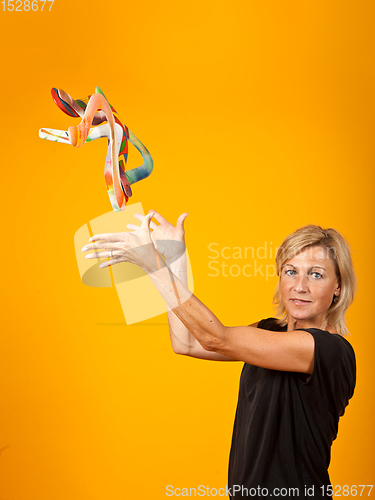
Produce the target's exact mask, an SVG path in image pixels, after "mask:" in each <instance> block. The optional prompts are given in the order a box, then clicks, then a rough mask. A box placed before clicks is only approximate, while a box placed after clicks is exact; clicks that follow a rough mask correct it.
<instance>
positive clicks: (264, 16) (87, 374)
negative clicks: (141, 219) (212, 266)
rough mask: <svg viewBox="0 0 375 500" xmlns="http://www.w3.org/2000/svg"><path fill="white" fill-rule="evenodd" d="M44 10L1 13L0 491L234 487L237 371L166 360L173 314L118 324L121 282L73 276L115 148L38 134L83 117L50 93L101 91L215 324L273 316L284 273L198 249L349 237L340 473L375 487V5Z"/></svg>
mask: <svg viewBox="0 0 375 500" xmlns="http://www.w3.org/2000/svg"><path fill="white" fill-rule="evenodd" d="M48 7H49V4H47V5H46V7H45V9H44V12H40V11H38V12H22V13H16V12H3V10H2V9H3V4H0V8H1V10H0V23H1V26H0V27H1V30H0V37H1V55H0V60H1V87H0V89H1V96H2V101H1V109H2V119H1V141H2V147H1V164H2V169H3V178H2V182H1V187H0V189H1V203H2V214H3V216H2V228H1V234H2V240H3V243H2V252H3V258H2V268H3V271H2V272H3V280H2V283H3V285H2V292H1V294H2V305H3V307H2V310H3V312H2V317H1V330H2V334H1V336H0V342H1V346H0V347H1V363H0V384H1V388H0V391H1V411H0V419H1V422H0V423H1V425H0V436H1V439H0V449H1V455H0V475H1V477H0V499H1V500H34V499H38V500H67V499H69V500H103V499H111V500H122V499H126V498H138V499H150V498H153V499H156V500H159V499H162V498H167V497H166V495H165V492H166V486H167V485H173V487H174V488H177V487H198V486H199V485H208V486H210V487H211V488H214V487H216V488H218V487H223V486H225V484H226V482H227V481H226V479H227V461H228V454H229V447H230V439H231V430H232V424H233V419H234V412H235V405H236V397H237V390H238V379H239V374H240V370H241V364H240V363H212V362H204V361H200V360H194V359H188V358H184V357H179V356H176V355H174V354H173V353H172V350H171V348H170V346H169V340H168V329H167V318H166V315H161V316H158V317H156V318H153V319H151V320H148V321H145V322H143V323H138V324H135V325H131V326H127V325H126V324H125V322H124V317H123V314H122V310H121V307H120V304H119V300H118V298H117V295H116V292H115V289H105V288H104V289H100V288H89V287H86V286H84V285H83V284H82V283H81V282H80V278H79V274H78V269H77V264H76V259H75V252H74V245H73V236H74V233H75V232H76V230H77V229H78V228H79V227H81V226H82V225H83V224H85V223H86V222H88V221H89V220H91V219H93V218H94V217H98V216H99V215H101V214H104V213H106V212H108V211H109V210H110V203H109V199H108V196H107V194H106V191H105V185H104V178H103V169H104V161H105V153H106V143H105V141H96V142H94V143H91V144H88V145H86V146H85V147H83V148H82V149H80V150H75V149H74V148H73V147H68V146H64V145H62V144H53V143H49V142H46V141H42V140H40V139H39V138H38V129H39V128H41V127H51V128H56V129H65V130H67V128H68V127H69V126H70V125H72V124H77V123H78V121H77V120H74V119H72V118H69V117H68V116H66V115H64V114H63V113H62V112H61V111H60V110H59V109H58V108H57V107H56V106H55V105H54V103H53V101H52V99H51V96H50V89H51V88H52V87H57V88H61V89H64V90H65V91H66V92H68V93H69V94H70V95H71V96H72V97H75V98H80V97H84V96H86V95H87V94H90V93H92V92H93V91H94V88H95V85H99V86H100V87H101V88H102V89H103V91H104V93H105V94H106V95H107V97H108V99H109V101H110V102H111V104H113V105H114V106H115V108H116V109H117V111H118V112H119V114H120V116H121V117H122V118H123V119H124V121H125V123H126V124H127V125H128V126H129V128H130V129H131V130H132V131H133V132H134V133H135V134H136V135H137V136H138V137H139V138H140V140H141V141H142V142H143V143H144V144H145V145H146V146H147V148H148V149H149V151H150V152H151V154H152V156H153V159H154V163H155V166H154V172H153V173H152V175H151V177H149V178H148V179H147V180H145V181H142V182H141V183H139V184H136V185H135V186H134V189H133V192H134V196H133V202H139V201H141V202H142V205H143V208H144V209H145V210H146V211H148V210H149V209H155V210H158V211H159V212H161V213H162V214H164V215H165V216H166V217H167V218H169V219H170V220H172V221H175V220H176V218H177V216H178V215H179V214H180V213H182V212H184V211H187V212H189V217H188V218H187V220H186V230H187V243H188V248H189V253H190V258H191V262H192V266H193V273H194V282H195V293H196V295H197V296H198V297H199V298H200V299H201V300H202V301H203V302H205V303H206V304H207V305H208V306H209V307H210V308H211V309H212V310H213V311H214V312H215V313H216V314H217V315H218V317H219V318H220V319H221V321H222V322H223V323H224V324H227V325H240V324H249V323H252V322H254V321H257V320H260V319H261V318H265V317H269V316H271V315H272V306H271V299H272V294H273V289H274V287H275V285H276V280H275V278H272V279H266V278H265V277H262V276H257V277H245V276H243V275H240V276H238V277H233V276H228V277H224V276H222V275H220V276H217V277H212V276H209V274H210V270H209V268H208V264H209V262H210V260H209V256H210V255H212V253H211V252H210V251H209V250H208V245H210V244H211V243H217V248H219V249H221V248H223V247H224V246H229V247H231V248H232V247H236V246H239V247H242V248H244V247H245V246H252V247H254V248H257V247H259V246H264V243H265V242H269V243H272V245H273V246H275V247H276V246H277V245H279V244H280V243H281V241H282V239H283V238H284V236H285V235H286V234H289V233H290V232H291V231H293V230H294V229H296V228H297V227H299V226H301V225H304V224H307V223H315V224H320V225H322V226H323V227H327V226H332V227H335V228H336V229H338V230H339V231H341V232H342V234H343V235H344V236H345V237H346V238H347V239H348V241H349V242H350V244H351V246H352V249H353V259H354V264H355V268H356V271H357V274H358V281H359V292H358V296H357V299H356V301H355V303H354V304H353V306H352V307H351V309H350V311H349V314H348V326H349V330H350V331H351V333H352V336H351V337H350V341H351V343H352V345H353V346H354V348H355V351H356V354H357V362H358V385H357V389H356V393H355V396H354V398H353V399H352V401H351V403H350V405H349V407H348V408H347V411H346V414H345V416H344V418H343V419H342V421H341V422H340V429H339V437H338V440H337V442H335V443H334V446H333V450H332V465H331V467H330V474H331V480H332V484H334V485H344V484H347V485H358V484H374V479H375V478H374V459H373V456H374V418H373V415H374V410H375V408H374V391H373V373H372V371H371V366H373V356H374V354H373V353H374V327H373V320H372V314H373V310H374V305H373V276H374V274H373V273H374V271H375V269H374V257H373V249H374V157H375V155H374V128H375V126H374V120H375V99H374V88H375V85H374V84H375V81H374V80H375V78H374V77H375V71H374V61H373V54H374V40H375V39H374V34H373V21H374V15H375V7H374V4H373V2H372V1H371V0H367V1H364V0H359V1H357V2H355V3H353V2H351V1H348V0H341V1H337V0H336V1H333V0H332V1H329V2H326V1H323V0H315V1H314V2H302V1H295V0H292V1H289V2H279V1H275V0H273V1H271V0H265V1H263V2H255V1H250V2H249V1H244V0H233V1H231V2H229V3H228V2H224V1H221V0H216V1H204V2H202V1H198V0H192V1H190V2H183V3H181V2H176V1H172V0H160V1H158V2H155V1H150V0H137V1H135V2H120V1H116V2H114V1H112V2H99V1H98V0H93V1H91V2H87V1H83V0H81V1H79V2H74V1H72V0H64V1H62V0H55V3H54V5H53V7H52V10H51V12H48V10H47V8H48ZM129 156H130V159H129V167H130V168H132V167H134V166H137V165H139V164H140V156H139V154H138V153H137V151H135V150H134V148H131V149H130V155H129ZM226 262H227V263H228V264H230V265H231V264H238V263H239V261H237V260H235V259H234V258H232V257H230V259H229V260H228V261H226ZM264 262H266V261H264ZM267 262H269V263H272V258H269V259H268V260H267ZM243 263H244V262H242V264H241V265H243ZM366 494H367V492H366ZM374 495H375V492H372V496H374Z"/></svg>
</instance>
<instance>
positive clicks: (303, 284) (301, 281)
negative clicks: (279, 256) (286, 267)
mask: <svg viewBox="0 0 375 500" xmlns="http://www.w3.org/2000/svg"><path fill="white" fill-rule="evenodd" d="M307 282H308V280H307V276H304V275H302V274H301V275H300V276H298V278H297V281H295V283H294V289H295V291H296V292H307V289H308V286H307Z"/></svg>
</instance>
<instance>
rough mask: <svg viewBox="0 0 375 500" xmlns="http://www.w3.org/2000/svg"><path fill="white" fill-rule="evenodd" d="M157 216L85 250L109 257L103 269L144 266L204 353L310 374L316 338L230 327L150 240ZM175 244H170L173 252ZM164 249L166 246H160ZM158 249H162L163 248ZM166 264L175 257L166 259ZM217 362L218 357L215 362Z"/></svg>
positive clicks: (97, 240) (104, 237)
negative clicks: (122, 265)
mask: <svg viewBox="0 0 375 500" xmlns="http://www.w3.org/2000/svg"><path fill="white" fill-rule="evenodd" d="M152 215H153V214H152V213H151V214H148V215H147V216H146V217H145V218H144V219H143V221H142V225H141V227H140V229H139V230H137V231H135V232H133V233H112V234H101V235H96V236H93V237H92V238H90V241H91V242H92V241H95V243H90V244H88V245H87V246H85V247H84V248H83V249H82V251H84V252H85V251H88V250H104V251H99V252H96V253H93V254H90V255H87V256H86V257H87V258H108V257H109V258H110V260H109V261H107V262H105V263H103V264H101V266H100V267H108V266H110V265H115V264H117V263H119V262H131V263H133V264H136V265H138V266H140V267H141V268H142V269H143V270H144V271H145V272H146V273H147V274H148V275H149V276H150V278H151V280H152V282H153V283H154V285H155V286H156V288H157V289H158V291H159V293H160V294H161V295H162V297H163V298H164V300H165V302H166V303H167V305H168V306H169V308H170V309H171V310H172V311H173V313H174V314H175V316H177V318H178V319H179V320H180V321H181V323H182V324H183V325H184V326H185V327H186V329H187V330H188V331H189V332H190V333H191V334H192V335H193V337H194V338H195V339H196V340H197V341H198V343H199V344H200V345H201V346H202V348H203V349H204V350H205V351H209V352H212V353H215V354H218V355H221V356H227V357H229V358H232V359H234V360H238V361H244V362H246V363H249V364H252V365H255V366H260V367H263V368H268V369H273V370H282V371H293V372H299V373H308V374H311V373H312V371H313V364H314V350H315V349H314V338H313V336H312V335H310V334H309V333H308V332H305V331H303V330H296V331H291V332H272V331H268V330H263V329H258V328H254V327H253V326H238V327H226V326H224V325H223V324H222V323H221V321H220V320H219V319H218V318H217V317H216V316H215V315H214V313H213V312H212V311H210V310H209V309H208V307H206V306H205V305H204V304H203V303H202V302H201V301H200V300H199V299H198V297H196V296H195V295H193V294H192V292H190V290H189V289H188V287H187V286H186V285H185V284H184V283H183V282H182V281H181V280H180V279H179V278H178V277H177V276H176V275H175V274H174V273H173V272H172V271H171V269H169V268H168V266H167V265H166V263H165V262H164V261H163V259H162V258H161V257H160V255H159V253H158V251H157V250H156V248H155V246H154V243H153V241H152V239H151V233H150V222H151V217H152ZM174 243H175V242H174V240H171V241H168V240H167V241H166V246H167V247H173V245H174ZM160 248H161V245H160ZM158 249H159V245H158ZM165 257H166V259H167V258H169V257H170V256H168V255H166V254H165ZM211 359H213V358H211Z"/></svg>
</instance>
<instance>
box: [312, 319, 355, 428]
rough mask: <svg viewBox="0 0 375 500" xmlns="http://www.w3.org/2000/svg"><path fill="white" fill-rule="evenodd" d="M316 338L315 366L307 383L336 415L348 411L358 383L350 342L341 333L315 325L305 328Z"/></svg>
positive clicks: (333, 414)
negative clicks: (348, 405)
mask: <svg viewBox="0 0 375 500" xmlns="http://www.w3.org/2000/svg"><path fill="white" fill-rule="evenodd" d="M305 331H307V332H309V333H310V334H311V335H312V336H313V337H314V341H315V354H314V369H313V373H312V374H311V376H310V378H309V379H308V380H307V382H304V384H306V385H308V386H310V387H311V389H313V392H316V391H317V393H318V394H319V395H320V398H321V400H323V401H325V402H326V403H327V409H328V410H329V411H330V413H331V414H332V416H334V417H335V418H338V417H340V416H342V415H343V414H344V411H345V407H346V406H347V404H348V402H349V399H350V398H351V397H352V396H353V393H354V388H355V383H356V360H355V354H354V350H353V348H352V346H351V345H350V343H349V342H348V341H347V340H346V339H344V337H342V336H341V335H338V334H333V333H329V332H327V331H324V330H319V329H315V328H309V329H305Z"/></svg>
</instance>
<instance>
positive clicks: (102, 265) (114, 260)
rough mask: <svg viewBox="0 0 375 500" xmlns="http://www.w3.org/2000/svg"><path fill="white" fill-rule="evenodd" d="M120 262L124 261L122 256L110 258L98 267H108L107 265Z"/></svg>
mask: <svg viewBox="0 0 375 500" xmlns="http://www.w3.org/2000/svg"><path fill="white" fill-rule="evenodd" d="M120 262H124V259H122V258H117V259H111V260H108V261H107V262H103V263H102V264H100V266H99V267H100V268H101V269H102V268H103V267H109V266H114V265H115V264H120Z"/></svg>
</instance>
